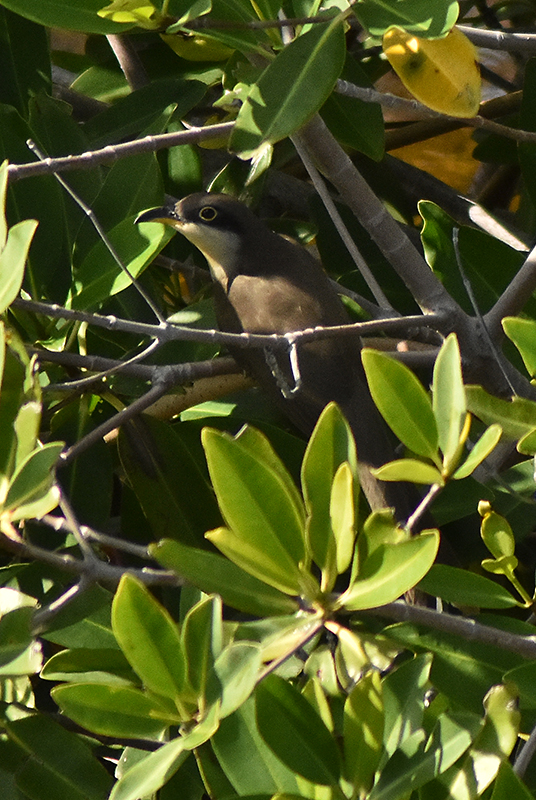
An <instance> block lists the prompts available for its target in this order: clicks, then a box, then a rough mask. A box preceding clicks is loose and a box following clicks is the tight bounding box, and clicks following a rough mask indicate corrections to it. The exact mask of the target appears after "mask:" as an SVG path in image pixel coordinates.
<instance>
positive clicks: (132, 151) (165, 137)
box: [8, 122, 234, 183]
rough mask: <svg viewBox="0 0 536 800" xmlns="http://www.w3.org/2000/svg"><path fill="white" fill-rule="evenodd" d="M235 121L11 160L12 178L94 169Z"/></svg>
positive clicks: (224, 130) (223, 129)
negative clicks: (51, 155) (29, 159)
mask: <svg viewBox="0 0 536 800" xmlns="http://www.w3.org/2000/svg"><path fill="white" fill-rule="evenodd" d="M233 126H234V122H222V123H220V124H219V125H207V126H206V127H205V128H189V129H188V130H186V131H176V132H174V133H161V134H158V135H157V136H144V137H143V139H135V140H134V141H131V142H123V143H121V144H116V145H107V146H106V147H103V148H101V149H100V150H88V151H87V152H86V153H81V154H80V155H76V156H65V157H62V158H46V159H45V160H44V161H37V162H35V163H32V164H10V165H9V167H8V179H9V182H10V183H12V182H13V181H18V180H21V179H22V178H32V177H34V176H35V175H50V174H51V173H53V172H66V171H67V170H73V169H93V167H96V166H98V165H99V164H112V163H113V162H114V161H117V160H118V159H119V158H125V157H126V156H133V155H136V154H138V153H156V152H157V151H158V150H162V149H163V148H164V147H174V146H175V145H180V144H192V143H194V142H205V141H206V140H207V139H214V138H221V137H224V136H228V135H229V134H230V133H231V131H232V129H233Z"/></svg>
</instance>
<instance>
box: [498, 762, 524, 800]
mask: <svg viewBox="0 0 536 800" xmlns="http://www.w3.org/2000/svg"><path fill="white" fill-rule="evenodd" d="M512 797H515V798H516V800H532V797H533V794H532V793H531V792H530V791H529V790H528V788H527V786H526V785H525V784H524V783H523V781H522V780H521V778H518V776H517V775H516V774H515V772H514V771H513V769H512V766H511V765H510V764H509V763H508V762H507V761H506V762H504V763H503V764H501V767H500V769H499V774H498V775H497V780H496V781H495V785H494V787H493V793H492V795H491V798H490V800H512Z"/></svg>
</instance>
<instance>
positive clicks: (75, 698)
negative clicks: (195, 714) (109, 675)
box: [52, 683, 180, 739]
mask: <svg viewBox="0 0 536 800" xmlns="http://www.w3.org/2000/svg"><path fill="white" fill-rule="evenodd" d="M52 696H53V698H54V701H55V702H56V703H57V704H58V705H59V707H60V708H61V710H62V711H63V713H64V714H66V715H67V716H68V717H69V718H70V719H72V720H74V721H75V722H77V723H78V724H79V725H81V726H82V727H83V728H86V729H87V730H88V731H94V732H95V733H100V734H102V735H103V736H115V737H118V738H124V739H145V738H147V739H159V738H160V737H161V736H163V734H164V732H165V731H166V729H167V728H168V727H169V726H170V725H173V724H175V725H177V724H178V723H179V722H180V717H179V716H178V714H175V716H174V715H173V714H170V710H169V708H168V707H167V706H166V704H165V703H162V702H159V701H158V698H156V697H155V696H154V695H153V696H150V695H148V694H145V693H144V692H142V691H140V689H135V688H134V687H130V686H109V685H107V684H104V683H74V684H64V685H63V686H56V687H55V688H54V689H53V690H52Z"/></svg>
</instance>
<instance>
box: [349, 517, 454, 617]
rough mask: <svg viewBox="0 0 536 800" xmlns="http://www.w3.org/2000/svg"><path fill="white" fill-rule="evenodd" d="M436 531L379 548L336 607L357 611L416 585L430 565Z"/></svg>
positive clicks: (398, 595) (380, 603)
mask: <svg viewBox="0 0 536 800" xmlns="http://www.w3.org/2000/svg"><path fill="white" fill-rule="evenodd" d="M438 547H439V532H438V531H424V532H423V533H421V534H420V535H419V536H415V537H414V538H413V539H410V540H409V541H407V542H401V543H400V544H391V545H380V546H379V547H377V548H376V550H374V552H373V553H372V554H371V555H370V556H369V557H368V558H367V559H366V560H365V562H364V564H363V565H362V567H361V568H360V570H359V575H358V578H357V580H355V581H354V583H353V584H352V585H351V586H350V588H349V589H348V590H347V591H346V592H344V594H342V595H341V596H340V597H339V600H338V602H337V605H338V607H340V608H346V609H347V610H348V611H360V610H362V609H364V608H375V607H376V606H382V605H385V604H386V603H392V602H393V601H394V600H396V599H397V598H398V597H400V596H401V595H403V594H404V592H407V591H408V590H409V589H411V588H412V587H413V586H415V584H417V583H418V582H419V581H420V580H421V579H422V578H423V577H424V576H425V575H426V573H427V572H428V570H429V569H430V567H431V566H432V564H433V563H434V560H435V557H436V554H437V549H438Z"/></svg>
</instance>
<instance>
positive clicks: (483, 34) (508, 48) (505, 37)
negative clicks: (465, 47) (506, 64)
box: [456, 25, 536, 56]
mask: <svg viewBox="0 0 536 800" xmlns="http://www.w3.org/2000/svg"><path fill="white" fill-rule="evenodd" d="M456 27H457V28H458V30H459V31H461V32H462V33H464V34H465V35H466V36H467V38H468V39H470V40H471V41H472V43H473V44H476V46H477V47H485V48H486V49H487V50H502V51H503V52H504V53H525V54H526V55H529V56H530V55H535V54H536V34H534V33H509V32H506V31H489V30H483V29H482V28H473V27H471V26H470V25H457V26H456Z"/></svg>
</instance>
